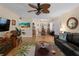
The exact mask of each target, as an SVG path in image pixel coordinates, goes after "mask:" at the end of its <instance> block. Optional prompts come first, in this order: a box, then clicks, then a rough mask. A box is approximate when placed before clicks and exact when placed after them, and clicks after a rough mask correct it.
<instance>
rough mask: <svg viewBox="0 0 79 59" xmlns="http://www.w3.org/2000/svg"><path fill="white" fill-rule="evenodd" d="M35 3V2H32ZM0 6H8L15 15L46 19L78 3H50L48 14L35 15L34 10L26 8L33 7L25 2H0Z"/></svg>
mask: <svg viewBox="0 0 79 59" xmlns="http://www.w3.org/2000/svg"><path fill="white" fill-rule="evenodd" d="M34 5H36V4H34ZM0 6H3V7H5V8H8V9H9V10H11V11H12V12H14V13H16V14H17V15H19V16H21V17H23V18H27V17H30V18H31V17H32V18H36V19H37V18H38V19H39V18H40V19H48V18H51V17H55V16H58V15H61V14H62V13H64V12H66V11H69V10H71V9H73V8H75V7H77V6H79V4H77V3H51V7H50V8H49V10H50V13H49V14H43V13H41V14H40V15H38V16H37V15H36V14H35V12H31V13H28V12H27V11H28V10H32V9H33V8H31V7H29V6H28V4H27V3H1V4H0Z"/></svg>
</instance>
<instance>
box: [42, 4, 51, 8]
mask: <svg viewBox="0 0 79 59" xmlns="http://www.w3.org/2000/svg"><path fill="white" fill-rule="evenodd" d="M49 7H50V4H42V5H41V8H43V9H48V8H49Z"/></svg>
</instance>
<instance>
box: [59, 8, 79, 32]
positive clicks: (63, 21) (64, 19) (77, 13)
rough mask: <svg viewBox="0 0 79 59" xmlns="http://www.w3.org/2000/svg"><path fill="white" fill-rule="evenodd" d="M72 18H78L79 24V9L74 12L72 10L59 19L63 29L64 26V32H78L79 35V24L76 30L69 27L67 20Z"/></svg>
mask: <svg viewBox="0 0 79 59" xmlns="http://www.w3.org/2000/svg"><path fill="white" fill-rule="evenodd" d="M70 17H76V18H77V20H78V23H79V8H75V9H73V10H71V11H69V12H67V13H65V14H63V15H61V16H60V17H59V19H60V21H61V28H62V26H63V27H64V30H65V31H67V32H73V33H76V32H77V33H78V32H79V24H78V26H77V28H76V29H69V28H68V27H67V20H68V18H70Z"/></svg>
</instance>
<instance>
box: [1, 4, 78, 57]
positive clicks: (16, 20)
mask: <svg viewBox="0 0 79 59" xmlns="http://www.w3.org/2000/svg"><path fill="white" fill-rule="evenodd" d="M39 6H40V7H39ZM44 7H46V9H45V8H44ZM42 8H43V9H44V10H45V11H44V10H43V9H42ZM78 10H79V4H78V3H72V4H71V3H1V4H0V46H1V47H0V55H4V56H8V55H10V56H18V55H20V56H42V55H43V56H65V55H68V56H70V55H72V56H74V55H76V56H77V55H79V47H78V46H79V44H78V43H79V42H78V39H79V38H78V35H79V34H78V32H79V31H78V30H79V26H78V22H79V20H78V19H79V17H78V15H79V12H78ZM71 37H72V38H71ZM66 39H67V40H68V42H66V41H67V40H66ZM71 39H73V40H71ZM74 39H75V40H74ZM71 41H72V42H71ZM74 42H75V43H74ZM44 43H45V45H44V46H43V44H44ZM41 45H42V46H41ZM62 46H63V47H64V48H63V47H62ZM41 47H42V49H46V47H47V49H46V51H47V52H44V54H43V53H40V52H38V50H39V49H40V48H41ZM50 48H51V49H50ZM74 48H75V49H74ZM65 49H67V50H68V53H66V52H65V51H66V50H65ZM28 50H29V51H28ZM43 51H45V50H43ZM49 51H50V52H49ZM37 52H38V53H37Z"/></svg>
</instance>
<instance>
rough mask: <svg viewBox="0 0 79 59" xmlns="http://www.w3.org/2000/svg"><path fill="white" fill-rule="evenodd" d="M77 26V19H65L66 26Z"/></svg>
mask: <svg viewBox="0 0 79 59" xmlns="http://www.w3.org/2000/svg"><path fill="white" fill-rule="evenodd" d="M77 26H78V20H77V19H76V18H75V17H70V18H69V19H68V21H67V27H68V28H70V29H75V28H76V27H77Z"/></svg>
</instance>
